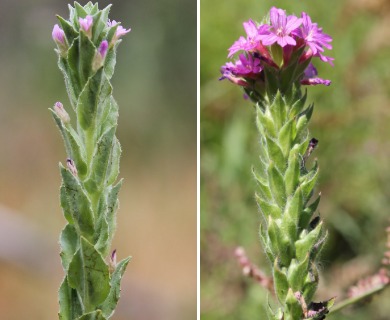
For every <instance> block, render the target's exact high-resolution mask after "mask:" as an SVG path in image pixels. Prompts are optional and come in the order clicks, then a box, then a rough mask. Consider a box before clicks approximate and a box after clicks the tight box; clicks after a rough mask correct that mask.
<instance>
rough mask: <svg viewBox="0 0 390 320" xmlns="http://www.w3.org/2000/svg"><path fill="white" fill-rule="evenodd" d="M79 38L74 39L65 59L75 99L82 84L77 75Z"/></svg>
mask: <svg viewBox="0 0 390 320" xmlns="http://www.w3.org/2000/svg"><path fill="white" fill-rule="evenodd" d="M79 44H80V36H78V37H77V38H75V39H74V40H73V42H72V44H71V46H70V47H69V50H68V57H67V61H66V62H67V64H68V66H69V68H68V70H69V71H68V74H69V75H70V79H71V83H70V85H71V86H72V88H73V90H74V92H75V94H76V97H78V96H79V94H80V92H81V90H82V88H83V86H84V83H82V81H81V78H80V74H79V70H80V69H79V65H80V60H79V57H80V45H79Z"/></svg>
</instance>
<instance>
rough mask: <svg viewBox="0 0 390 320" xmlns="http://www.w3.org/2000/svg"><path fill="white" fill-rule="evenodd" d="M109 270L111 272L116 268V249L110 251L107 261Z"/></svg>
mask: <svg viewBox="0 0 390 320" xmlns="http://www.w3.org/2000/svg"><path fill="white" fill-rule="evenodd" d="M108 266H109V268H110V272H111V273H113V272H114V271H115V269H116V249H114V251H113V252H112V253H111V256H110V261H109V262H108Z"/></svg>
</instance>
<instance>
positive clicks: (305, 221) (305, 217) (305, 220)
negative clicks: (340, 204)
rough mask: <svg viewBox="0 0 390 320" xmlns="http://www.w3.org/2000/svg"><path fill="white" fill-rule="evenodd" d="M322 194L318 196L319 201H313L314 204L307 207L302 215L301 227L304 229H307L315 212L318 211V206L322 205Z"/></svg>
mask: <svg viewBox="0 0 390 320" xmlns="http://www.w3.org/2000/svg"><path fill="white" fill-rule="evenodd" d="M320 199H321V194H319V195H318V197H317V199H316V200H314V201H313V203H312V204H310V205H309V206H308V207H306V208H305V209H304V210H303V212H302V215H301V219H300V221H299V222H300V227H301V228H302V229H304V228H307V226H308V225H309V223H310V220H311V218H312V216H313V214H314V212H315V211H316V210H317V207H318V204H319V203H320Z"/></svg>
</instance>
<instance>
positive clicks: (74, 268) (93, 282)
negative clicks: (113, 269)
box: [68, 237, 110, 312]
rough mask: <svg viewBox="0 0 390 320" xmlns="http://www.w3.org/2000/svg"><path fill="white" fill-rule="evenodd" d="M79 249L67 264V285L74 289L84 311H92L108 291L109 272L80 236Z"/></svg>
mask: <svg viewBox="0 0 390 320" xmlns="http://www.w3.org/2000/svg"><path fill="white" fill-rule="evenodd" d="M80 244H81V245H80V249H79V250H78V251H77V252H76V254H75V256H74V257H73V260H72V262H71V263H70V265H69V272H68V279H69V285H70V286H71V287H72V288H74V289H76V290H77V292H78V293H79V295H80V297H81V300H82V301H83V304H84V312H92V311H94V310H95V309H96V308H97V307H98V306H99V305H100V304H101V303H103V301H104V300H106V299H107V296H108V294H109V292H110V274H109V270H108V266H107V265H106V263H105V262H104V259H103V258H102V256H101V255H100V254H99V252H98V251H97V250H96V249H95V248H94V246H93V245H92V244H91V243H89V242H88V240H87V239H85V238H84V237H81V241H80Z"/></svg>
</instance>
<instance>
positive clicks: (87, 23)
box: [79, 15, 93, 32]
mask: <svg viewBox="0 0 390 320" xmlns="http://www.w3.org/2000/svg"><path fill="white" fill-rule="evenodd" d="M79 23H80V28H81V29H82V30H84V31H85V32H88V31H89V29H90V28H91V26H92V23H93V18H92V16H90V15H88V16H86V17H85V19H83V18H79Z"/></svg>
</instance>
